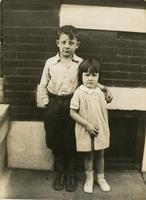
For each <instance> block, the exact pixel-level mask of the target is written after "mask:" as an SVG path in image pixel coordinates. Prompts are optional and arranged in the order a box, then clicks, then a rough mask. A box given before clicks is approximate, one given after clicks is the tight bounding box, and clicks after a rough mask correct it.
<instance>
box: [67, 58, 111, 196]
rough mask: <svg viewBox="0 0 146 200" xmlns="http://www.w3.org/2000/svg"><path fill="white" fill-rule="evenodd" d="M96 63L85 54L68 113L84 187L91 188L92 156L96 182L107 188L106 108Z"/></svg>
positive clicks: (103, 188) (107, 145)
mask: <svg viewBox="0 0 146 200" xmlns="http://www.w3.org/2000/svg"><path fill="white" fill-rule="evenodd" d="M99 74H100V64H99V62H98V61H97V60H96V59H95V58H87V59H85V60H84V61H82V62H81V64H80V66H79V69H78V81H79V85H80V86H79V87H78V88H77V89H76V90H75V92H74V95H73V97H72V99H71V103H70V115H71V117H72V118H73V119H74V120H75V121H76V127H75V135H76V147H77V151H78V152H84V168H85V174H86V181H85V184H84V191H85V192H87V193H92V192H93V180H94V178H93V160H94V158H95V162H96V163H95V166H96V168H97V172H98V173H97V183H98V184H99V186H100V188H101V190H102V191H110V186H109V184H108V183H107V182H106V180H105V178H104V149H105V148H107V147H109V135H110V132H109V125H108V112H107V109H106V101H105V95H104V93H103V92H102V91H101V90H100V89H99V87H97V86H98V80H99Z"/></svg>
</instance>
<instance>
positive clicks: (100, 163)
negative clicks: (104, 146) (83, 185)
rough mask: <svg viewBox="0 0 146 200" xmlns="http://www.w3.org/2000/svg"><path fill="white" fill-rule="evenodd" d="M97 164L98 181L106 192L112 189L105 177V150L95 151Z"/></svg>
mask: <svg viewBox="0 0 146 200" xmlns="http://www.w3.org/2000/svg"><path fill="white" fill-rule="evenodd" d="M95 164H96V168H97V183H98V184H99V186H100V188H101V190H102V191H104V192H109V191H110V186H109V184H108V183H107V181H106V180H105V178H104V150H99V151H96V152H95Z"/></svg>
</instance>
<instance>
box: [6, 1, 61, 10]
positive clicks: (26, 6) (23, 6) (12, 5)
mask: <svg viewBox="0 0 146 200" xmlns="http://www.w3.org/2000/svg"><path fill="white" fill-rule="evenodd" d="M57 3H58V4H57ZM57 5H58V6H60V3H59V1H58V2H57V1H56V3H55V2H52V1H44V0H43V1H40V0H39V1H36V2H34V1H30V2H26V1H22V2H20V1H18V2H15V1H11V2H6V3H4V6H3V9H5V10H51V9H54V8H56V7H57Z"/></svg>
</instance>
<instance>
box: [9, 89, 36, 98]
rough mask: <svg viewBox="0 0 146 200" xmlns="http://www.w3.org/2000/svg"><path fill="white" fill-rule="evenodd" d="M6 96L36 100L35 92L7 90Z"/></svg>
mask: <svg viewBox="0 0 146 200" xmlns="http://www.w3.org/2000/svg"><path fill="white" fill-rule="evenodd" d="M5 95H6V97H7V98H20V99H35V97H36V94H35V92H32V91H30V92H28V91H15V92H14V91H7V90H5Z"/></svg>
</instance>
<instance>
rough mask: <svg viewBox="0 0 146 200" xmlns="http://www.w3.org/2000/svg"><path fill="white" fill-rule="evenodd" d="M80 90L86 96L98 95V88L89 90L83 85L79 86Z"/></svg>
mask: <svg viewBox="0 0 146 200" xmlns="http://www.w3.org/2000/svg"><path fill="white" fill-rule="evenodd" d="M80 89H81V90H83V91H84V92H86V93H88V94H93V93H98V92H99V88H97V87H96V88H95V89H90V88H87V87H86V86H84V85H81V86H80Z"/></svg>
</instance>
